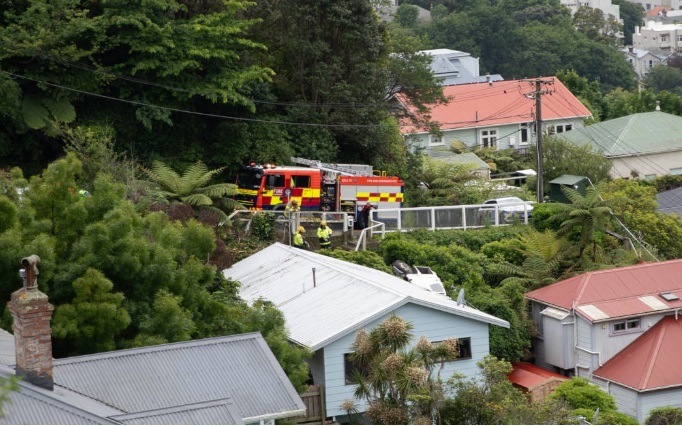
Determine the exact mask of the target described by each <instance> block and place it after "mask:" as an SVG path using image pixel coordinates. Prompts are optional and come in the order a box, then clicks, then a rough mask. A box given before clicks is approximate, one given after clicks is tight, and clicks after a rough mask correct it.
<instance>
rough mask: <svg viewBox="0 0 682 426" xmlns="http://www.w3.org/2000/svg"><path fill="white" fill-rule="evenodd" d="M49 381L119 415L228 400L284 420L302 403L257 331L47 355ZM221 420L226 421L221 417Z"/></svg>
mask: <svg viewBox="0 0 682 426" xmlns="http://www.w3.org/2000/svg"><path fill="white" fill-rule="evenodd" d="M54 380H55V386H60V387H63V388H65V389H68V390H71V391H74V392H78V393H80V394H82V395H85V396H87V397H89V398H92V399H93V400H95V401H99V402H101V403H104V404H108V405H109V406H111V407H114V408H116V409H118V410H120V411H122V412H123V413H140V412H147V411H152V410H162V409H168V408H172V407H179V406H186V407H185V408H187V410H188V411H187V416H188V417H187V418H186V419H184V420H181V418H182V411H178V412H174V413H173V418H175V419H178V421H179V422H180V423H183V424H190V420H191V419H192V418H193V416H194V415H195V413H194V412H192V410H191V407H192V405H193V404H201V403H205V402H207V401H214V400H216V399H224V398H232V399H233V400H234V402H235V404H236V405H237V407H238V408H239V412H240V415H241V418H242V419H243V420H244V421H245V422H248V421H249V419H250V418H255V419H260V418H273V419H274V418H280V417H290V416H295V415H298V414H302V413H303V412H305V406H304V404H303V401H302V400H301V398H300V397H299V395H298V394H297V393H296V391H295V389H294V387H293V385H292V384H291V382H290V381H289V379H288V378H287V376H286V375H285V373H284V371H283V370H282V368H281V367H280V365H279V363H278V362H277V359H276V358H275V357H274V355H273V354H272V351H270V349H269V348H268V347H267V344H266V343H265V341H264V340H263V337H262V336H261V335H260V333H248V334H240V335H233V336H225V337H219V338H213V339H202V340H194V341H189V342H180V343H172V344H165V345H156V346H148V347H143V348H135V349H130V350H119V351H115V352H106V353H99V354H94V355H87V356H79V357H72V358H66V359H57V360H54ZM225 421H227V420H225Z"/></svg>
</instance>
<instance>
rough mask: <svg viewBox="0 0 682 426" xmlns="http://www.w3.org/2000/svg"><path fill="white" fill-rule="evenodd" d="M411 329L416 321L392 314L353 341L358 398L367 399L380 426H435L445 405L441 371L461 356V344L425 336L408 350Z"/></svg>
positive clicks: (347, 405) (371, 411)
mask: <svg viewBox="0 0 682 426" xmlns="http://www.w3.org/2000/svg"><path fill="white" fill-rule="evenodd" d="M411 331H412V324H411V323H409V322H407V321H405V320H404V319H402V318H401V317H398V316H396V315H392V316H391V317H389V318H387V319H386V320H384V321H383V322H382V323H381V324H379V325H378V326H377V327H376V328H374V329H373V330H372V331H370V332H367V331H366V330H360V331H359V332H358V333H357V335H356V337H355V340H354V342H353V345H352V347H353V349H354V352H353V354H352V355H351V356H350V360H351V361H352V363H353V366H354V367H355V368H353V369H352V373H351V374H350V376H351V377H350V379H351V381H352V382H354V383H355V384H356V385H357V387H356V388H355V392H354V397H355V399H356V400H362V399H364V400H366V401H367V403H368V409H367V412H366V416H367V417H368V418H369V419H370V420H372V422H373V423H374V424H409V421H410V420H413V421H414V422H415V423H417V424H431V423H432V421H433V416H435V415H436V413H437V412H438V407H439V406H440V404H441V403H442V399H443V392H442V380H441V378H440V370H441V369H442V367H443V364H444V363H445V362H447V361H451V360H453V359H454V358H455V357H456V356H457V353H458V352H457V340H456V339H448V340H446V341H443V342H439V343H437V344H435V343H434V344H432V343H431V342H429V341H428V339H426V338H425V337H421V338H420V339H419V341H418V343H417V344H416V346H415V347H414V348H412V349H408V345H409V343H410V341H411V339H412V332H411ZM439 365H440V369H439V370H438V372H437V374H436V375H434V370H435V368H436V367H438V366H439ZM350 407H351V404H350V403H348V404H346V408H350Z"/></svg>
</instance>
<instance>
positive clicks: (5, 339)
mask: <svg viewBox="0 0 682 426" xmlns="http://www.w3.org/2000/svg"><path fill="white" fill-rule="evenodd" d="M16 356H17V352H16V348H15V346H14V335H12V334H10V333H9V332H7V331H6V330H3V329H2V328H0V364H1V365H14V364H15V363H16V362H17V361H16Z"/></svg>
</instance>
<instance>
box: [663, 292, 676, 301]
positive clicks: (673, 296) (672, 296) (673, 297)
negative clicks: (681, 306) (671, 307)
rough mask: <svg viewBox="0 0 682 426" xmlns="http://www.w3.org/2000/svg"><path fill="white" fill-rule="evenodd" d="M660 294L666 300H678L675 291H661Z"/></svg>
mask: <svg viewBox="0 0 682 426" xmlns="http://www.w3.org/2000/svg"><path fill="white" fill-rule="evenodd" d="M660 296H661V297H662V298H663V299H664V300H666V301H668V302H672V301H673V300H680V297H679V296H678V295H676V294H675V293H670V292H668V293H661V294H660Z"/></svg>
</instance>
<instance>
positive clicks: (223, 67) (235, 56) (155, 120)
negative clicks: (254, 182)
mask: <svg viewBox="0 0 682 426" xmlns="http://www.w3.org/2000/svg"><path fill="white" fill-rule="evenodd" d="M249 5H250V3H248V2H241V1H237V0H225V1H216V2H210V3H205V4H202V5H201V6H197V5H196V4H195V3H194V2H183V1H175V0H172V1H150V2H137V3H134V4H131V3H129V2H126V1H120V0H114V1H110V2H104V3H102V2H100V3H87V4H86V3H83V2H79V1H76V0H59V1H57V2H51V1H45V0H36V1H33V2H30V4H27V3H25V2H10V3H8V4H7V5H6V6H7V7H6V8H5V9H4V10H3V12H4V13H3V15H2V17H0V41H1V42H2V48H1V49H0V68H1V69H2V70H3V72H5V74H3V77H2V80H3V81H4V83H3V85H6V84H9V85H10V87H9V88H10V89H16V88H18V89H19V91H16V90H12V91H9V92H7V93H8V95H7V96H8V97H9V101H11V102H12V103H15V104H16V101H17V96H19V99H21V98H23V111H24V114H23V115H22V116H21V117H19V115H18V114H14V115H10V116H2V120H8V119H10V120H12V121H11V122H9V123H7V124H9V125H8V126H3V130H4V132H5V133H6V134H7V135H8V137H13V138H14V137H16V138H23V139H25V140H26V141H27V142H28V143H26V142H25V143H24V144H23V145H24V146H25V148H24V150H25V151H24V150H18V149H16V147H11V146H9V147H3V149H0V155H4V154H5V153H10V152H11V153H12V154H14V155H15V156H17V157H19V156H24V157H27V158H33V160H34V161H41V154H43V155H42V156H43V157H47V160H49V159H50V158H51V157H52V156H53V155H55V153H58V152H59V150H60V148H61V145H60V143H59V141H58V140H55V139H53V136H54V135H55V132H51V130H53V129H54V127H55V126H54V124H55V123H59V122H62V123H63V122H70V121H73V120H74V119H75V120H76V122H81V121H88V122H90V123H92V122H102V121H104V120H108V122H109V123H110V124H112V125H113V127H114V128H116V130H117V134H118V136H119V137H120V138H121V139H120V140H117V142H118V144H119V146H118V149H119V150H121V149H128V150H130V149H132V148H133V147H134V150H133V153H134V155H136V156H142V157H144V158H148V157H150V156H151V155H152V154H157V155H159V154H160V155H161V156H176V155H177V156H178V157H181V158H184V159H185V160H190V161H196V160H197V159H202V158H203V157H208V158H211V154H212V153H207V151H209V148H210V147H211V144H217V143H218V142H223V141H222V140H221V139H218V138H219V137H220V136H222V135H220V134H217V133H216V132H212V131H211V130H212V127H213V126H215V124H216V123H215V121H213V122H207V119H206V118H205V117H201V118H199V117H197V116H195V117H192V118H190V117H186V116H185V117H183V116H181V115H177V114H176V115H174V114H171V109H174V110H186V111H189V112H190V113H191V112H208V113H216V114H222V115H229V113H230V112H232V113H234V112H237V113H239V114H241V115H243V114H245V113H248V112H249V111H251V110H253V108H254V105H253V103H252V102H251V98H250V96H251V92H252V90H253V89H254V87H255V86H257V85H258V84H261V83H263V82H267V81H268V80H269V78H270V76H271V75H272V70H269V69H267V68H264V67H262V66H260V65H258V64H256V63H255V62H253V61H252V60H251V59H250V58H251V57H252V54H253V52H257V51H261V50H263V49H264V46H262V45H260V44H258V43H254V42H253V41H251V40H249V39H248V38H246V36H245V33H246V30H247V29H248V28H249V27H250V26H251V25H253V21H251V20H248V19H244V18H243V15H242V14H243V13H244V11H245V9H246V8H248V7H249ZM6 73H11V75H12V77H13V78H15V80H14V83H13V84H12V83H10V82H8V81H7V80H6V77H7V74H6ZM17 94H18V95H17ZM103 98H105V99H106V100H104V101H103ZM214 103H219V105H214ZM220 104H222V105H220ZM224 104H228V105H230V106H232V107H233V109H231V110H230V109H222V110H220V108H225V107H224ZM131 105H132V106H131ZM216 108H218V109H216ZM19 118H21V121H17V120H19ZM173 124H175V125H176V127H175V128H172V127H171V126H172V125H173ZM152 126H154V127H153V128H154V130H155V132H154V133H155V134H153V135H152V134H151V133H150V130H151V129H152ZM27 128H32V129H41V130H43V131H44V133H46V134H47V136H48V137H50V136H52V137H50V139H49V140H50V142H51V143H50V144H45V143H44V142H43V141H42V139H41V135H40V134H39V133H36V132H33V133H26V130H27ZM178 128H179V129H178ZM200 135H201V136H200ZM183 137H185V139H184V141H182V138H183ZM214 138H215V139H214ZM2 141H3V138H0V142H2ZM143 141H144V142H145V143H140V142H143ZM174 141H177V143H173V142H174ZM180 141H182V143H181V142H180ZM135 142H137V143H135ZM190 148H191V149H190ZM28 153H31V154H33V155H32V156H29V155H28ZM188 157H189V158H188ZM192 157H193V158H192ZM0 161H2V162H6V161H7V158H5V159H3V158H0ZM42 161H46V160H45V159H42ZM40 166H43V164H40Z"/></svg>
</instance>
